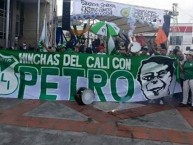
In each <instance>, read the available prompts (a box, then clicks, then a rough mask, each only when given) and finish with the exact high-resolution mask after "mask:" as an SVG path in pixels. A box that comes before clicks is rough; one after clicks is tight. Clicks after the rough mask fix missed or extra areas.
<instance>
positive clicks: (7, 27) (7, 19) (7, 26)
mask: <svg viewBox="0 0 193 145" xmlns="http://www.w3.org/2000/svg"><path fill="white" fill-rule="evenodd" d="M9 11H10V0H7V15H6V38H5V41H6V42H5V47H6V48H8V46H9Z"/></svg>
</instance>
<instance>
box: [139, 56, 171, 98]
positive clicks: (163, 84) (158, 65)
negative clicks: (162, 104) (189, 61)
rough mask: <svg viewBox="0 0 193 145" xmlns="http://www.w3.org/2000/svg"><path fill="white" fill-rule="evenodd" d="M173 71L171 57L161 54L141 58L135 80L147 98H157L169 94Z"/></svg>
mask: <svg viewBox="0 0 193 145" xmlns="http://www.w3.org/2000/svg"><path fill="white" fill-rule="evenodd" d="M173 72H174V67H173V59H171V58H168V57H163V56H155V57H150V58H149V59H146V60H143V61H142V62H141V66H140V68H139V71H138V76H137V80H138V81H139V83H140V85H141V90H142V92H143V94H144V96H145V97H146V98H147V99H150V100H152V99H158V98H161V97H164V96H167V95H168V94H169V86H170V84H171V81H172V76H173Z"/></svg>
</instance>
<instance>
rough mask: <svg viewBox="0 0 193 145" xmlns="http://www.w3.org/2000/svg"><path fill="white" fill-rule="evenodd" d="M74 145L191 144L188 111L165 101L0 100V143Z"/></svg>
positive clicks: (191, 123)
mask: <svg viewBox="0 0 193 145" xmlns="http://www.w3.org/2000/svg"><path fill="white" fill-rule="evenodd" d="M112 110H114V112H112ZM80 144H81V145H179V144H187V145H193V112H192V111H189V108H178V107H175V106H171V105H170V106H169V105H155V104H148V105H145V104H139V103H124V104H119V103H113V102H105V103H102V102H95V103H94V104H91V105H85V106H80V105H78V104H77V103H76V102H69V101H54V102H50V101H40V100H18V99H3V98H1V99H0V145H80Z"/></svg>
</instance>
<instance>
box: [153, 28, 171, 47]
mask: <svg viewBox="0 0 193 145" xmlns="http://www.w3.org/2000/svg"><path fill="white" fill-rule="evenodd" d="M167 39H168V38H167V36H166V34H165V32H164V31H163V29H162V28H160V29H159V30H158V32H157V36H156V39H155V42H156V44H157V45H158V46H160V45H161V44H162V43H165V42H166V41H167Z"/></svg>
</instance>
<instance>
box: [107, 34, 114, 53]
mask: <svg viewBox="0 0 193 145" xmlns="http://www.w3.org/2000/svg"><path fill="white" fill-rule="evenodd" d="M114 48H115V43H114V40H113V38H112V36H109V39H108V48H107V49H108V53H109V54H111V52H112V51H113V49H114Z"/></svg>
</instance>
